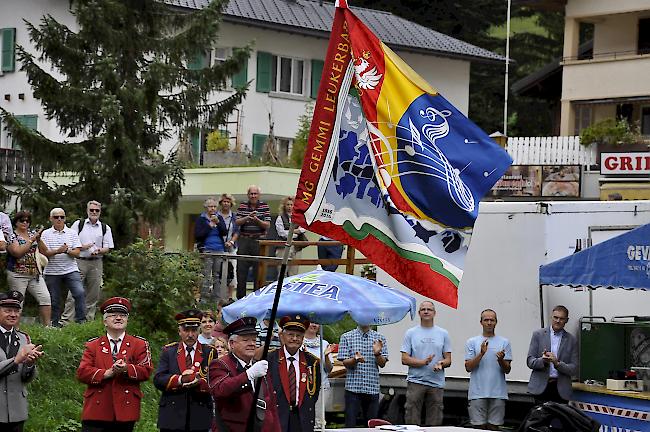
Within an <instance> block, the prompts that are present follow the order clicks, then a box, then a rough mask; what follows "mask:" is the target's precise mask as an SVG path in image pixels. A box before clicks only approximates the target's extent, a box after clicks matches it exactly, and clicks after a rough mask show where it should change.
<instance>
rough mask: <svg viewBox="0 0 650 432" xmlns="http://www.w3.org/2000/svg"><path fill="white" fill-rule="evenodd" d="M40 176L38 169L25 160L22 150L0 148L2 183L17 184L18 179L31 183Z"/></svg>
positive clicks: (0, 180)
mask: <svg viewBox="0 0 650 432" xmlns="http://www.w3.org/2000/svg"><path fill="white" fill-rule="evenodd" d="M36 176H38V168H37V167H36V166H34V165H32V164H31V163H30V161H29V160H28V159H27V158H25V154H24V153H23V152H22V150H16V149H6V148H0V182H2V183H3V184H15V183H16V181H17V180H18V179H22V180H23V181H26V182H29V181H30V180H31V179H32V178H33V177H36Z"/></svg>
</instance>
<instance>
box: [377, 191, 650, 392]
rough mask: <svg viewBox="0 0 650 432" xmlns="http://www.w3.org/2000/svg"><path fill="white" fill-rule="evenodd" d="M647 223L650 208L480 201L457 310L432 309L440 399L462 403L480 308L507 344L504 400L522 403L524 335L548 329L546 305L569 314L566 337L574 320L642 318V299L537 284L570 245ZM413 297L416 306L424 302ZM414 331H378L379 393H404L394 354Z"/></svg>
mask: <svg viewBox="0 0 650 432" xmlns="http://www.w3.org/2000/svg"><path fill="white" fill-rule="evenodd" d="M647 223H650V201H545V202H482V203H481V206H480V211H479V217H478V219H477V222H476V225H475V227H474V232H473V235H472V238H471V243H470V247H469V251H468V255H467V258H466V262H465V269H464V275H463V279H462V282H461V284H460V288H459V292H458V296H459V302H458V303H459V307H458V309H452V308H449V307H447V306H445V305H443V304H439V303H437V304H436V309H437V315H436V319H435V322H436V324H437V325H439V326H441V327H443V328H445V329H447V330H448V331H449V335H450V337H451V341H452V365H451V367H450V368H449V369H446V377H447V381H446V385H447V388H446V391H445V395H446V396H453V395H454V394H455V395H456V396H459V397H463V396H466V392H467V387H468V381H469V374H468V373H467V372H466V371H465V367H464V354H465V353H464V347H465V341H466V340H467V339H468V338H470V337H472V336H475V335H478V334H480V332H481V326H480V324H479V315H480V312H481V311H482V310H483V309H486V308H490V309H494V310H495V311H496V312H497V314H498V325H497V328H496V332H497V334H500V335H502V336H504V337H507V338H508V339H510V342H511V345H512V353H513V362H512V371H511V372H510V374H508V375H507V379H508V387H509V393H510V399H511V400H517V399H519V400H529V397H528V396H526V384H527V382H528V378H529V376H530V370H529V369H528V367H527V366H526V354H527V352H528V344H529V342H530V336H531V333H532V332H533V330H535V329H538V328H540V327H542V319H543V320H544V321H543V322H544V325H548V318H549V316H550V312H551V309H552V308H553V306H554V305H557V304H563V305H565V306H566V307H567V308H568V309H569V311H570V320H569V323H568V324H567V330H569V331H570V332H571V333H573V334H574V335H577V333H578V320H579V318H580V317H582V316H589V315H599V316H605V317H606V318H607V319H609V318H611V317H612V316H621V315H648V310H649V309H650V292H645V291H626V290H607V289H597V290H593V291H592V292H591V294H590V291H589V290H586V289H585V290H583V291H577V290H575V289H573V288H570V287H550V286H547V287H543V289H542V290H541V291H540V286H539V278H538V275H539V267H540V266H541V265H543V264H547V263H550V262H553V261H555V260H557V259H559V258H562V257H565V256H567V255H570V254H572V253H574V251H575V247H576V243H577V242H576V240H577V239H580V240H582V244H583V245H584V244H586V243H587V241H586V240H587V239H591V241H592V242H593V244H597V243H599V242H601V241H604V240H606V239H608V238H611V237H613V236H615V235H618V234H621V233H622V232H624V231H627V230H629V229H631V228H634V227H637V226H640V225H644V224H647ZM377 280H378V281H379V282H381V283H384V284H386V285H388V286H391V287H400V286H401V285H400V284H399V283H398V282H396V281H395V280H394V279H392V278H391V277H390V276H388V275H387V274H386V273H385V272H383V271H381V270H378V274H377ZM402 289H404V290H406V291H407V292H409V293H410V294H414V293H413V292H412V291H410V290H407V289H406V288H404V287H402ZM540 292H541V293H542V295H541V297H540ZM415 296H416V298H417V301H418V304H419V302H420V301H422V300H423V299H424V297H422V296H420V295H418V294H415ZM590 296H591V304H592V305H593V306H592V308H591V309H592V310H591V311H590ZM541 299H543V302H541V301H540V300H541ZM542 307H543V310H541V309H542ZM417 324H418V318H417V317H416V319H415V320H414V321H411V320H410V319H409V318H405V319H404V320H402V321H401V322H400V323H398V324H393V325H389V326H383V327H380V329H379V331H380V332H381V333H383V334H384V335H385V336H386V338H387V340H388V349H389V353H390V356H389V362H388V363H387V365H386V367H384V368H383V369H382V370H381V384H382V387H383V388H384V389H386V388H393V389H394V390H395V391H396V392H400V391H403V389H405V387H406V380H405V379H406V372H407V368H406V367H405V366H403V365H402V363H401V360H400V347H401V344H402V339H403V335H404V332H405V331H406V330H407V329H408V328H409V327H411V326H414V325H417Z"/></svg>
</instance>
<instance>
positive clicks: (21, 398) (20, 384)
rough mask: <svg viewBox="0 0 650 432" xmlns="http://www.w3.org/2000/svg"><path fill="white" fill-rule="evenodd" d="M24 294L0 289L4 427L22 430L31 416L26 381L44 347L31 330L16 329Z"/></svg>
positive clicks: (9, 431)
mask: <svg viewBox="0 0 650 432" xmlns="http://www.w3.org/2000/svg"><path fill="white" fill-rule="evenodd" d="M22 301H23V295H22V294H21V293H19V292H18V291H9V292H6V293H4V292H3V293H0V430H2V431H5V432H22V430H23V425H24V423H25V420H27V396H26V395H27V391H26V390H25V385H26V384H27V383H28V382H30V381H31V380H32V379H34V376H36V367H35V363H36V360H38V358H39V357H40V356H42V355H43V351H42V350H41V349H42V347H41V346H40V345H38V346H35V345H34V344H33V343H31V341H30V339H29V336H28V335H27V333H23V332H21V331H19V330H17V329H16V326H17V325H18V323H19V322H20V304H21V303H22Z"/></svg>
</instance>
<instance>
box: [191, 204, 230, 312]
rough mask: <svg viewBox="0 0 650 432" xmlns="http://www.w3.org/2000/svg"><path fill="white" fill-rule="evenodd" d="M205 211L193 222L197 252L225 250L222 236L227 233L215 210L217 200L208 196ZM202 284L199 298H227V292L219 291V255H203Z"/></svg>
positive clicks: (221, 219)
mask: <svg viewBox="0 0 650 432" xmlns="http://www.w3.org/2000/svg"><path fill="white" fill-rule="evenodd" d="M203 206H204V207H205V212H203V213H201V214H200V215H199V217H198V218H197V219H196V222H195V224H194V239H195V241H196V246H197V248H198V250H199V252H203V253H209V252H225V246H224V241H223V239H224V237H225V236H226V234H228V228H226V223H225V221H224V220H223V218H222V217H221V216H219V214H218V212H217V208H218V207H217V200H215V199H214V198H208V199H206V200H205V202H204V203H203ZM202 258H203V285H202V286H201V300H202V301H204V302H207V301H212V302H214V303H218V302H219V300H220V299H223V300H226V299H228V292H227V291H226V292H224V293H222V292H220V287H221V264H222V263H223V260H222V259H221V258H220V257H216V256H212V255H203V256H202Z"/></svg>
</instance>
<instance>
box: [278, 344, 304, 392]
mask: <svg viewBox="0 0 650 432" xmlns="http://www.w3.org/2000/svg"><path fill="white" fill-rule="evenodd" d="M282 349H283V350H284V358H285V359H286V362H287V373H289V365H290V364H291V360H289V357H293V368H294V371H295V374H296V398H295V401H296V403H298V400H299V397H298V395H299V394H300V350H298V351H296V353H295V354H289V351H287V348H286V347H282Z"/></svg>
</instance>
